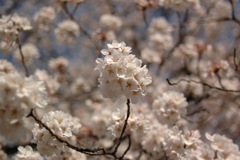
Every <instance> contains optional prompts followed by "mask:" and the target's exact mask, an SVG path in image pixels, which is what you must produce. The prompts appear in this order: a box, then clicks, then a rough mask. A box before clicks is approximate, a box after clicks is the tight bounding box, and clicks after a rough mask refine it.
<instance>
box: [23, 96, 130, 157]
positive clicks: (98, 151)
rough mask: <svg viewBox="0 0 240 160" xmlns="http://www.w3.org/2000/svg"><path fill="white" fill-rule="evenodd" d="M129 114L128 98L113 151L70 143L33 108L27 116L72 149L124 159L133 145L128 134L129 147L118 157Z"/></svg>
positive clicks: (90, 154)
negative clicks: (80, 146)
mask: <svg viewBox="0 0 240 160" xmlns="http://www.w3.org/2000/svg"><path fill="white" fill-rule="evenodd" d="M129 116H130V100H129V99H127V116H126V119H125V121H124V125H123V129H122V132H121V135H120V137H119V138H118V142H117V144H116V146H115V147H114V150H113V151H112V152H107V151H106V150H105V149H104V148H93V149H89V148H78V147H76V146H74V145H72V144H70V143H69V142H67V141H65V140H63V139H61V138H60V137H59V136H58V135H56V134H55V133H54V132H53V131H52V130H51V129H50V128H49V127H48V126H47V125H45V124H44V123H43V122H42V121H41V120H39V119H38V118H37V116H35V114H34V112H33V109H31V112H30V113H29V114H28V115H27V117H32V118H33V119H34V120H35V121H36V122H37V123H38V124H39V125H41V126H42V127H44V128H45V129H46V130H47V131H48V132H49V133H50V134H51V135H52V136H53V137H55V138H56V139H57V140H58V141H59V142H61V143H64V144H65V145H66V146H67V147H69V148H71V149H73V150H75V151H78V152H81V153H84V154H87V155H89V156H104V155H105V156H112V157H113V158H114V159H118V160H122V159H123V158H124V156H125V155H126V154H127V152H128V151H129V149H130V147H131V137H130V135H128V136H127V138H128V147H127V149H126V150H125V151H124V153H123V154H122V155H121V156H120V157H118V156H117V155H116V153H117V151H118V148H119V146H120V145H121V143H122V142H123V141H124V139H125V136H124V133H125V131H126V128H127V124H128V118H129Z"/></svg>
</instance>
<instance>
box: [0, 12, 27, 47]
mask: <svg viewBox="0 0 240 160" xmlns="http://www.w3.org/2000/svg"><path fill="white" fill-rule="evenodd" d="M30 29H32V27H31V25H30V22H29V21H28V19H27V18H25V17H20V16H19V15H17V14H14V15H12V16H3V17H2V18H1V19H0V36H1V37H2V40H3V41H4V42H6V43H8V42H13V41H15V40H16V36H17V35H18V34H19V33H20V32H22V31H26V30H30Z"/></svg>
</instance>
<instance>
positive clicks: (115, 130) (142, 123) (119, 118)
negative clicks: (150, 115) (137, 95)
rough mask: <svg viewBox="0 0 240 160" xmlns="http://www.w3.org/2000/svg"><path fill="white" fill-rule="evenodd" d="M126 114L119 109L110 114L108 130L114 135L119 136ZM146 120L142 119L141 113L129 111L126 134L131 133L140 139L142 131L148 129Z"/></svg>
mask: <svg viewBox="0 0 240 160" xmlns="http://www.w3.org/2000/svg"><path fill="white" fill-rule="evenodd" d="M125 119H126V114H125V113H122V112H121V111H118V112H115V113H113V114H112V119H111V122H110V124H112V125H111V126H110V127H108V130H110V131H111V133H112V135H113V136H114V137H119V136H120V135H121V132H122V128H123V125H124V123H125ZM147 125H148V122H147V120H146V119H144V116H143V115H141V114H135V113H131V114H130V116H129V118H128V123H127V128H126V131H125V132H126V134H127V135H132V136H133V137H135V138H136V139H138V140H139V139H140V137H142V136H143V135H144V133H145V132H146V131H147V130H148V126H147Z"/></svg>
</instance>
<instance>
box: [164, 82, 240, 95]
mask: <svg viewBox="0 0 240 160" xmlns="http://www.w3.org/2000/svg"><path fill="white" fill-rule="evenodd" d="M166 80H167V83H168V84H169V85H171V86H173V85H178V84H179V83H181V82H187V83H191V82H192V83H196V84H201V85H203V86H206V87H209V88H211V89H216V90H219V91H222V92H235V93H240V90H232V89H223V88H220V87H216V86H211V85H210V84H207V83H204V82H198V81H195V80H187V79H180V80H179V81H177V82H174V83H173V82H171V81H170V80H169V79H166Z"/></svg>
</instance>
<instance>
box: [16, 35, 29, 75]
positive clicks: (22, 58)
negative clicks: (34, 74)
mask: <svg viewBox="0 0 240 160" xmlns="http://www.w3.org/2000/svg"><path fill="white" fill-rule="evenodd" d="M16 42H17V45H18V50H19V54H20V56H21V62H22V65H23V68H24V71H25V75H26V77H28V76H29V72H28V68H27V65H26V63H25V57H24V55H23V52H22V44H21V42H20V40H19V37H18V36H17V39H16Z"/></svg>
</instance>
